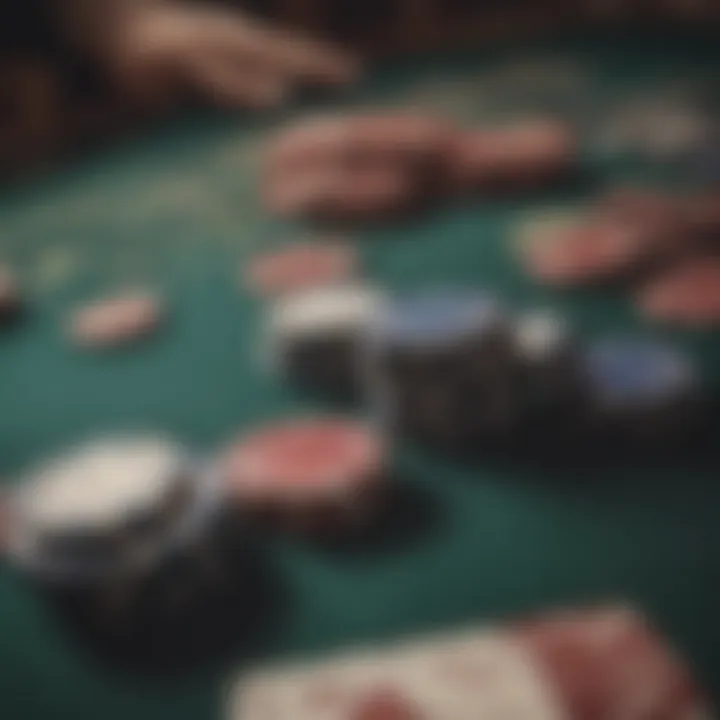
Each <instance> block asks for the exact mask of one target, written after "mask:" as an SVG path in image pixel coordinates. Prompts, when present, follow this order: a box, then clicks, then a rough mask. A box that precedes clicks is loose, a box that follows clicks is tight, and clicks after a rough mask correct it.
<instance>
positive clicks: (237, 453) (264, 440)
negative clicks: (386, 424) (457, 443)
mask: <svg viewBox="0 0 720 720" xmlns="http://www.w3.org/2000/svg"><path fill="white" fill-rule="evenodd" d="M385 462H386V457H385V447H384V443H383V441H382V440H381V438H380V437H379V436H378V435H377V434H376V433H375V432H374V431H373V430H372V429H371V428H369V427H368V426H366V425H364V424H362V423H359V422H355V421H352V420H348V419H345V418H305V419H295V420H290V421H286V422H284V423H282V424H280V425H277V426H272V427H268V428H265V429H262V430H259V431H257V432H255V433H252V434H250V435H249V436H246V437H243V438H240V439H239V440H238V441H237V442H235V443H233V444H232V445H231V446H230V447H229V448H228V450H227V451H226V453H225V455H224V459H223V460H222V462H221V472H222V475H223V478H224V481H225V483H226V488H227V492H228V495H229V496H230V497H231V498H232V499H234V500H235V501H236V502H237V504H238V506H239V507H240V508H241V509H243V510H245V511H247V512H248V513H249V514H251V515H260V516H263V517H267V516H269V517H270V518H272V519H275V520H277V521H278V522H279V523H281V524H282V525H285V526H289V527H293V528H296V529H301V530H310V531H315V530H323V529H326V528H337V527H342V526H347V525H349V524H356V523H358V522H361V521H362V520H364V519H365V518H366V517H367V514H368V511H369V510H370V508H371V506H372V502H373V500H374V499H375V498H377V495H378V492H379V490H380V489H381V487H382V480H383V478H384V475H385Z"/></svg>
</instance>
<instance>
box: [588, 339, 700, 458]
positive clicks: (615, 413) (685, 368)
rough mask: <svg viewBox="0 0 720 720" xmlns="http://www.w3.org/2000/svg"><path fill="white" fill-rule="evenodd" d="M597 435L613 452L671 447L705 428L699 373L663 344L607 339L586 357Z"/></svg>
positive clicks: (684, 359) (678, 352)
mask: <svg viewBox="0 0 720 720" xmlns="http://www.w3.org/2000/svg"><path fill="white" fill-rule="evenodd" d="M583 370H584V375H585V378H586V392H587V396H586V400H587V408H588V410H589V412H590V419H591V428H592V431H593V436H594V437H595V438H599V439H601V441H602V442H603V443H604V445H605V446H609V447H615V448H617V447H626V446H628V447H652V448H653V449H658V448H663V447H665V448H667V447H672V446H675V445H677V444H678V443H682V442H684V441H686V440H688V439H690V438H691V436H692V435H693V434H694V433H695V432H696V431H697V430H698V429H699V428H700V425H701V423H700V419H701V418H703V417H704V415H705V412H704V410H705V408H704V407H703V404H704V403H703V399H704V394H703V393H702V392H701V383H700V374H699V372H698V370H697V368H696V367H695V365H694V363H693V362H692V361H691V359H690V358H689V357H688V356H687V355H686V354H684V353H682V352H680V351H678V350H676V349H675V348H673V347H671V346H669V345H666V344H664V343H658V342H651V341H648V340H642V339H637V338H635V339H604V340H600V341H596V342H594V343H591V344H590V345H589V346H588V347H587V348H586V350H585V352H584V356H583Z"/></svg>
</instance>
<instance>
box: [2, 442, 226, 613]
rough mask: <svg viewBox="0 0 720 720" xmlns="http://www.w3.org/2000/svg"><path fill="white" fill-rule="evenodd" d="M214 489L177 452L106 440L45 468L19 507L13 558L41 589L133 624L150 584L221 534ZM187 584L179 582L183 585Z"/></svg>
mask: <svg viewBox="0 0 720 720" xmlns="http://www.w3.org/2000/svg"><path fill="white" fill-rule="evenodd" d="M218 499H219V498H218V495H217V492H216V488H215V487H214V484H213V483H212V482H211V481H210V480H209V478H208V477H206V476H205V475H204V474H203V473H202V472H201V471H200V470H199V468H198V467H197V465H196V464H195V463H194V462H193V461H192V460H191V459H190V458H189V457H188V456H187V454H186V453H185V451H184V450H183V449H182V448H181V447H180V446H179V445H177V444H176V443H174V442H172V441H170V440H167V439H165V438H161V437H157V438H156V437H145V436H122V437H119V436H118V437H107V438H101V439H99V440H96V441H94V442H90V443H87V444H84V445H81V446H80V447H79V448H77V449H74V450H72V451H71V452H68V453H66V454H65V455H63V456H61V457H59V458H53V459H51V460H49V461H46V462H44V463H43V464H41V465H40V466H39V467H38V468H36V469H35V470H34V471H33V472H31V473H29V474H28V476H27V477H25V478H24V481H23V482H21V483H20V484H19V485H18V487H17V489H16V491H15V492H14V494H13V495H12V498H11V501H10V503H9V509H8V515H9V532H8V538H7V546H8V547H7V549H8V554H9V556H10V557H11V559H12V560H14V562H15V563H16V564H17V565H18V566H19V567H20V568H21V569H22V570H24V571H25V572H26V573H27V574H29V575H30V576H31V577H33V578H35V579H36V580H37V581H38V582H39V583H40V584H41V585H44V586H47V587H50V588H53V589H60V590H69V591H72V592H79V593H81V594H85V595H86V596H87V597H88V598H94V599H95V600H96V601H97V602H98V603H99V607H98V610H99V611H100V612H101V613H103V612H104V611H105V610H107V609H108V608H109V607H112V608H118V607H122V608H123V613H122V614H123V615H125V616H128V615H131V614H132V613H133V611H134V610H135V607H134V605H135V604H136V601H138V600H139V598H140V596H141V595H142V589H143V585H144V583H146V582H147V581H148V580H149V579H150V578H152V577H153V576H155V575H156V574H157V573H158V572H160V571H161V569H162V568H163V566H164V565H165V564H166V563H167V562H168V561H169V560H170V559H171V558H172V559H177V558H178V557H181V556H187V557H190V556H193V557H198V558H199V557H200V555H199V554H198V555H196V551H197V549H198V548H199V547H201V546H202V545H203V543H205V542H206V541H207V539H208V537H209V535H210V533H211V529H212V527H213V522H214V519H215V518H216V510H217V508H218ZM186 580H187V578H181V579H179V582H180V583H183V582H185V581H186Z"/></svg>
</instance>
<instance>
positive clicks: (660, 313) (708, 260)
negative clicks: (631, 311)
mask: <svg viewBox="0 0 720 720" xmlns="http://www.w3.org/2000/svg"><path fill="white" fill-rule="evenodd" d="M636 303H637V306H638V308H639V309H640V312H641V313H642V314H643V315H645V316H646V317H649V318H651V319H653V320H658V321H660V322H667V323H674V324H677V325H686V326H697V327H715V326H718V325H720V259H718V258H715V257H703V258H695V259H692V260H689V261H687V262H686V263H684V264H682V265H680V266H678V267H674V268H671V269H668V270H667V271H665V272H664V273H662V274H661V275H659V276H657V277H655V278H654V279H653V280H651V281H650V282H649V283H648V284H647V285H645V286H644V287H642V288H640V290H639V291H638V292H637V295H636Z"/></svg>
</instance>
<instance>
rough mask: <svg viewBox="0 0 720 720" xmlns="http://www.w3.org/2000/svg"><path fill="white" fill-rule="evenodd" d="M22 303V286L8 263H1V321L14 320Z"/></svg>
mask: <svg viewBox="0 0 720 720" xmlns="http://www.w3.org/2000/svg"><path fill="white" fill-rule="evenodd" d="M21 305H22V299H21V293H20V286H19V284H18V281H17V279H16V277H15V275H14V273H13V272H12V270H11V269H10V267H9V266H7V265H0V322H9V321H12V320H14V319H15V318H16V317H17V315H18V313H19V312H20V308H21Z"/></svg>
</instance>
